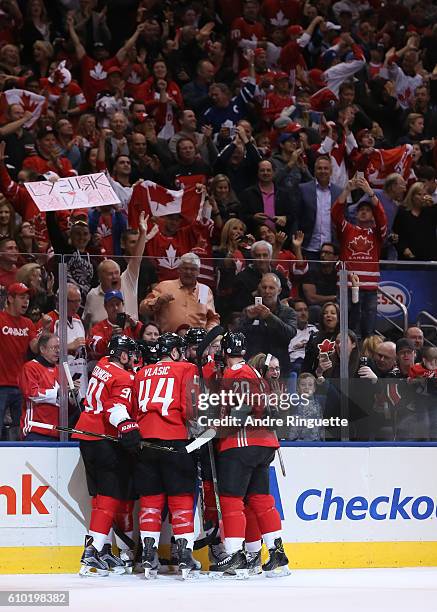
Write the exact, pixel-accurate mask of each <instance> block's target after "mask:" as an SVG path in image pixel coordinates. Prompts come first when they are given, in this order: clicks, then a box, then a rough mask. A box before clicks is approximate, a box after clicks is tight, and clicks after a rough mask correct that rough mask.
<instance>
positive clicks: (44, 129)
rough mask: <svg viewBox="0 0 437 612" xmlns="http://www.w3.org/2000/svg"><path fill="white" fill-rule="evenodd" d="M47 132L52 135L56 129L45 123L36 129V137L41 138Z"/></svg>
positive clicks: (46, 134)
mask: <svg viewBox="0 0 437 612" xmlns="http://www.w3.org/2000/svg"><path fill="white" fill-rule="evenodd" d="M49 134H53V135H54V136H56V130H55V129H54V128H53V126H51V125H45V126H44V127H41V128H40V129H39V130H38V132H37V135H36V137H37V139H38V140H40V139H41V138H44V137H45V136H48V135H49Z"/></svg>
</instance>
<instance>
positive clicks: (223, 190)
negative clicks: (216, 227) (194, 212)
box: [210, 174, 240, 232]
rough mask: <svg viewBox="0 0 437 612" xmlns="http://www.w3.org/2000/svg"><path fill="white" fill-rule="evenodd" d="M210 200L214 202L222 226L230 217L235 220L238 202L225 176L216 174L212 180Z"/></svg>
mask: <svg viewBox="0 0 437 612" xmlns="http://www.w3.org/2000/svg"><path fill="white" fill-rule="evenodd" d="M211 198H213V199H214V200H215V203H216V204H217V207H218V212H219V215H220V218H221V221H222V222H223V223H224V224H225V223H226V222H227V221H228V220H229V219H230V218H231V217H232V218H235V217H238V216H239V212H240V211H239V209H240V202H239V201H238V198H237V196H236V195H235V193H234V190H233V189H232V186H231V181H230V180H229V178H228V176H227V175H226V174H216V175H215V176H214V178H213V179H212V181H211V184H210V199H211ZM222 232H223V230H222Z"/></svg>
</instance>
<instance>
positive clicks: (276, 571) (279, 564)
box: [262, 538, 291, 578]
mask: <svg viewBox="0 0 437 612" xmlns="http://www.w3.org/2000/svg"><path fill="white" fill-rule="evenodd" d="M262 569H263V571H264V572H265V573H266V576H267V578H279V577H281V576H289V575H290V574H291V571H290V569H289V567H288V559H287V555H286V554H285V552H284V545H283V544H282V540H281V538H276V540H275V548H269V560H268V561H267V562H266V563H264V565H263V566H262Z"/></svg>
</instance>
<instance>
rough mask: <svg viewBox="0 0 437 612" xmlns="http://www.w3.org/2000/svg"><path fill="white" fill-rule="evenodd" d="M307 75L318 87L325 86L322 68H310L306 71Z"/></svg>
mask: <svg viewBox="0 0 437 612" xmlns="http://www.w3.org/2000/svg"><path fill="white" fill-rule="evenodd" d="M308 76H309V77H310V79H311V80H312V81H313V82H314V83H315V84H316V85H317V86H318V87H325V85H326V82H325V78H324V76H323V70H320V68H312V69H311V70H310V71H309V72H308Z"/></svg>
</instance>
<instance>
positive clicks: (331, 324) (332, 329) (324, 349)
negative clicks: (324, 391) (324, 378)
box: [301, 302, 340, 375]
mask: <svg viewBox="0 0 437 612" xmlns="http://www.w3.org/2000/svg"><path fill="white" fill-rule="evenodd" d="M339 330H340V308H339V307H338V305H337V304H336V303H335V302H326V303H325V304H323V306H322V308H321V311H320V320H319V331H318V332H317V333H315V334H313V335H312V336H310V339H309V340H308V342H307V344H306V346H305V357H304V360H303V363H302V367H301V372H310V373H311V374H314V375H315V373H316V369H317V366H318V363H319V355H320V353H327V354H328V355H329V354H330V353H332V352H333V351H334V340H335V338H336V337H337V334H338V332H339Z"/></svg>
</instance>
